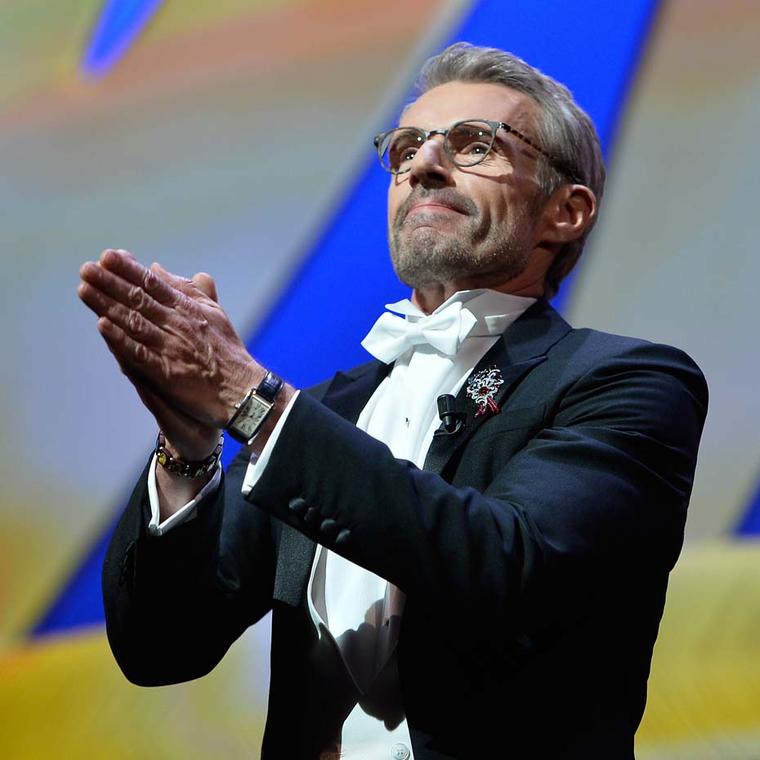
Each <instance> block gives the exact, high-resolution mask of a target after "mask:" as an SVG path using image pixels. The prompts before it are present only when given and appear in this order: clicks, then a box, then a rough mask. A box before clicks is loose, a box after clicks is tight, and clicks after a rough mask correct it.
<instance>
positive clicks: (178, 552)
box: [103, 302, 707, 760]
mask: <svg viewBox="0 0 760 760" xmlns="http://www.w3.org/2000/svg"><path fill="white" fill-rule="evenodd" d="M491 366H496V367H498V368H499V369H500V371H501V374H502V376H503V378H504V383H503V385H502V386H501V388H500V389H499V392H498V395H497V397H496V399H495V400H496V402H497V404H498V406H499V407H500V411H499V412H498V413H491V414H487V415H482V416H475V414H474V413H475V407H474V405H473V404H472V402H469V400H468V399H466V398H465V394H464V389H463V390H462V392H461V393H460V394H459V399H458V400H459V403H460V404H461V405H462V407H463V408H466V409H467V420H466V425H465V427H464V429H463V430H462V431H460V432H459V433H456V434H454V435H445V434H437V435H436V436H435V438H434V439H433V442H432V445H431V447H430V450H429V453H428V456H427V461H426V463H425V468H424V469H423V470H420V469H417V468H416V467H415V466H413V465H412V464H410V463H409V462H406V461H401V460H396V459H394V458H393V456H392V455H391V453H390V451H389V450H388V448H387V447H386V446H385V445H384V444H382V443H380V442H378V441H376V440H374V439H372V438H371V437H370V436H368V435H366V434H365V433H363V432H362V431H359V430H357V429H356V428H355V426H354V424H353V423H354V422H355V421H356V419H357V418H358V415H359V412H360V411H361V409H362V408H363V406H364V404H365V403H366V402H367V400H368V399H369V397H370V396H371V394H372V392H373V391H374V390H375V388H376V387H377V386H378V384H379V382H380V381H381V380H382V378H383V377H384V376H385V374H386V373H387V372H388V367H386V366H384V365H382V364H380V363H378V362H371V363H369V364H367V365H364V366H363V367H359V368H358V369H356V370H353V371H351V372H348V373H346V374H342V373H340V374H338V375H336V376H335V378H333V380H332V381H331V382H329V383H325V384H324V385H322V386H319V387H318V388H316V389H313V390H312V391H311V392H310V393H302V394H301V395H300V396H299V398H298V399H297V400H296V403H295V404H294V406H293V409H292V411H291V414H290V416H289V418H288V420H287V422H286V424H285V425H284V427H283V430H282V434H281V436H280V438H279V440H278V443H277V445H276V447H275V449H274V451H273V455H272V458H271V460H270V462H269V465H268V466H267V469H266V471H265V473H264V474H263V476H262V478H261V479H260V480H259V482H258V483H257V484H256V486H255V488H254V489H253V491H252V493H251V495H250V496H249V498H248V500H245V499H243V497H242V496H241V495H240V486H241V481H242V477H243V474H244V471H245V467H246V460H245V458H240V459H238V460H237V461H236V462H235V463H234V464H233V465H232V466H231V467H230V469H229V471H228V473H227V474H226V478H225V481H224V482H223V484H222V487H221V488H220V490H219V492H218V493H217V494H216V496H215V497H210V498H209V499H208V500H207V503H204V504H202V505H200V507H199V509H198V512H197V517H196V518H195V519H193V520H191V521H189V522H188V523H186V524H184V525H182V526H179V527H178V528H176V529H174V530H173V531H171V532H170V533H168V534H167V535H166V536H164V537H162V538H151V537H150V536H149V535H148V534H147V532H146V525H147V521H148V506H147V496H146V486H145V478H144V477H143V478H142V479H141V481H140V483H139V484H138V486H137V488H136V489H135V492H134V494H133V498H132V500H131V502H130V504H129V506H128V507H127V509H126V511H125V513H124V515H123V516H122V519H121V521H120V523H119V525H118V527H117V529H116V532H115V534H114V537H113V539H112V542H111V545H110V548H109V551H108V554H107V557H106V561H105V566H104V572H103V581H104V596H105V607H106V618H107V630H108V636H109V640H110V642H111V646H112V648H113V651H114V654H115V656H116V659H117V660H118V662H119V665H120V666H121V668H122V669H123V671H124V673H125V674H126V676H127V677H128V678H129V679H130V680H131V681H133V682H135V683H138V684H144V685H157V684H166V683H173V682H177V681H182V680H187V679H191V678H196V677H198V676H201V675H203V674H205V673H207V672H208V671H209V670H211V669H212V668H213V667H214V666H215V665H216V663H217V662H218V661H219V660H220V659H221V657H222V656H223V655H224V653H225V651H226V650H227V648H228V647H229V646H230V644H231V643H232V642H233V641H234V640H235V639H236V638H237V637H238V636H239V635H240V634H241V633H242V632H243V631H244V630H245V629H246V627H247V626H249V625H251V624H253V623H255V622H256V621H257V620H259V619H260V618H261V617H262V616H263V615H264V614H265V613H267V612H268V611H269V610H272V611H273V622H272V626H273V632H272V665H271V686H270V701H269V712H268V720H267V728H266V732H265V737H264V745H263V750H262V757H265V758H286V759H288V760H291V759H294V760H295V759H298V758H316V757H318V756H319V752H320V750H321V749H324V748H325V747H327V746H329V745H330V742H331V740H332V739H334V737H335V736H336V735H338V734H339V731H340V724H341V721H342V717H339V719H338V720H336V717H335V716H336V709H335V707H336V706H335V705H334V704H331V701H330V700H331V699H332V702H334V700H335V694H337V693H339V691H340V690H339V689H338V682H339V681H340V679H344V678H345V673H342V672H341V668H340V667H339V666H336V668H335V672H334V673H331V674H323V676H322V677H321V678H315V677H314V669H313V658H314V652H315V645H316V635H315V631H314V628H313V625H312V623H311V620H310V618H309V615H308V612H307V609H306V604H305V599H304V597H305V588H306V584H307V580H308V577H309V572H310V568H311V564H312V561H313V557H314V552H315V547H316V543H317V542H318V543H322V544H324V545H326V546H328V547H329V548H330V549H332V550H334V551H336V552H338V553H339V554H342V555H343V556H345V557H347V558H348V559H350V560H351V561H353V562H355V563H357V564H359V565H361V566H363V567H365V568H367V569H369V570H371V571H373V572H374V573H376V574H378V575H380V576H381V577H384V578H386V579H388V580H389V581H391V582H393V583H394V584H396V585H397V586H398V587H399V588H401V589H402V590H403V591H404V592H405V593H406V595H407V601H406V607H405V610H404V615H403V620H402V625H401V631H400V637H399V643H398V648H397V655H398V669H399V679H400V685H401V691H402V697H403V703H404V710H405V714H406V717H407V720H408V724H409V728H410V733H411V737H412V743H413V745H414V746H413V748H414V755H415V758H416V759H417V760H435V759H438V758H485V757H488V758H491V757H513V758H521V759H522V758H578V760H581V759H582V760H591V759H593V758H600V759H602V758H603V759H604V760H617V759H618V758H632V757H633V736H634V733H635V731H636V727H637V726H638V724H639V721H640V719H641V715H642V712H643V709H644V703H645V698H646V681H647V675H648V671H649V663H650V658H651V652H652V646H653V644H654V640H655V637H656V633H657V627H658V623H659V620H660V617H661V614H662V609H663V604H664V599H665V590H666V584H667V578H668V573H669V571H670V569H671V568H672V567H673V564H674V563H675V561H676V558H677V556H678V554H679V551H680V548H681V543H682V539H683V528H684V521H685V516H686V507H687V503H688V500H689V494H690V491H691V485H692V478H693V473H694V467H695V463H696V456H697V446H698V442H699V437H700V434H701V429H702V425H703V422H704V417H705V412H706V404H707V389H706V385H705V382H704V379H703V377H702V375H701V373H700V372H699V370H698V368H697V367H696V366H695V365H694V363H693V362H692V361H691V359H689V358H688V357H687V356H686V355H685V354H684V353H682V352H680V351H678V350H677V349H674V348H670V347H667V346H662V345H654V344H650V343H646V342H643V341H638V340H633V339H630V338H622V337H619V336H613V335H608V334H604V333H599V332H595V331H592V330H573V329H571V328H570V326H569V325H568V324H567V323H566V322H565V321H564V320H563V319H562V318H561V317H560V316H559V315H558V314H557V313H556V312H555V311H554V310H553V309H552V308H551V307H550V306H548V305H547V304H545V303H543V302H539V303H537V304H535V305H534V306H533V307H531V308H530V309H529V310H528V311H527V312H526V313H525V314H524V315H523V316H522V317H521V318H520V319H519V320H517V321H516V322H515V323H514V324H513V325H511V326H510V327H509V328H508V329H507V331H506V332H505V333H504V335H503V337H502V339H501V340H499V341H498V342H497V344H496V345H495V346H494V347H493V348H492V349H491V351H489V353H488V354H487V355H486V356H485V357H484V359H483V360H482V361H481V362H480V363H479V364H478V366H477V367H476V371H478V370H480V369H483V368H486V367H491ZM338 536H340V537H341V540H340V542H339V543H338V544H336V539H337V537H338ZM156 641H160V642H164V643H163V644H162V645H161V646H160V647H157V646H156ZM327 705H330V707H331V709H330V710H327V708H326V706H327ZM352 706H353V703H352V702H347V703H346V704H345V705H341V706H339V708H340V709H338V711H337V712H338V713H340V716H344V715H347V714H348V712H350V710H351V708H352Z"/></svg>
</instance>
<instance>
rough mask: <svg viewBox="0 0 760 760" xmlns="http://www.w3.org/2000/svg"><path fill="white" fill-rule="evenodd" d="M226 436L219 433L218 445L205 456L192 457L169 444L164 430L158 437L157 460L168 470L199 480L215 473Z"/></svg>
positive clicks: (173, 473)
mask: <svg viewBox="0 0 760 760" xmlns="http://www.w3.org/2000/svg"><path fill="white" fill-rule="evenodd" d="M223 443H224V438H223V436H222V435H221V434H218V437H217V439H216V445H215V446H214V448H213V450H212V451H211V452H210V453H209V454H206V455H205V456H198V455H194V456H196V457H197V458H194V459H190V458H189V457H188V456H187V455H186V456H184V457H182V456H180V454H179V452H178V451H177V450H176V449H175V448H174V447H172V446H171V444H169V442H168V441H167V440H166V437H165V436H164V434H163V432H162V431H159V433H158V437H157V438H156V450H155V454H156V461H157V462H158V464H159V465H160V466H161V468H162V469H163V470H165V471H166V472H168V473H170V474H172V475H174V476H177V477H181V478H185V479H188V480H198V479H199V478H203V477H205V476H207V475H209V473H213V472H214V471H215V470H216V468H217V466H218V465H219V459H220V457H221V455H222V446H223Z"/></svg>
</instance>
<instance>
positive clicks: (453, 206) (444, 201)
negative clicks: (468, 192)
mask: <svg viewBox="0 0 760 760" xmlns="http://www.w3.org/2000/svg"><path fill="white" fill-rule="evenodd" d="M428 209H429V210H430V211H435V210H443V211H453V212H455V213H457V214H469V213H470V209H469V208H468V206H467V203H466V202H465V201H464V199H462V200H460V199H459V198H456V197H440V196H438V197H428V198H417V199H416V200H413V201H412V202H411V203H410V204H409V207H408V208H407V210H406V213H404V215H403V219H406V217H408V216H409V215H410V214H411V213H412V212H414V211H425V210H428Z"/></svg>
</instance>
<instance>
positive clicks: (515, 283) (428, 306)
mask: <svg viewBox="0 0 760 760" xmlns="http://www.w3.org/2000/svg"><path fill="white" fill-rule="evenodd" d="M478 288H488V289H489V290H496V291H498V292H499V293H509V294H511V295H513V296H525V297H528V298H541V297H542V296H543V295H544V278H543V273H542V274H541V275H540V276H539V277H535V278H531V277H525V273H522V274H520V275H518V276H517V277H513V278H511V279H509V280H506V281H505V280H503V279H500V278H499V276H498V275H496V274H495V275H493V276H488V275H485V276H483V275H478V276H477V277H462V278H457V279H456V280H452V281H451V282H431V283H426V284H425V285H422V286H419V287H416V288H414V290H413V291H412V303H413V304H414V305H415V306H416V307H417V308H418V309H420V310H421V311H423V312H424V313H425V314H431V313H432V312H434V311H435V310H436V309H437V308H438V307H439V306H440V305H441V304H442V303H443V302H444V301H446V300H447V299H449V298H451V296H453V295H454V293H458V292H459V291H460V290H476V289H478Z"/></svg>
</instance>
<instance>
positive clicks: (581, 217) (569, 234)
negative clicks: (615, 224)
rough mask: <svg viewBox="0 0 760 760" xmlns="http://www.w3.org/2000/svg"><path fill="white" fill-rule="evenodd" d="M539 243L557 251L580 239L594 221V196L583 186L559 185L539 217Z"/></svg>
mask: <svg viewBox="0 0 760 760" xmlns="http://www.w3.org/2000/svg"><path fill="white" fill-rule="evenodd" d="M541 216H542V229H541V232H540V237H541V242H543V243H548V244H559V246H560V247H562V246H563V245H565V244H566V243H570V242H572V241H573V240H577V239H578V238H580V237H582V235H583V233H584V232H586V231H587V230H588V229H589V228H590V227H591V225H592V224H593V222H594V219H595V218H596V196H595V195H594V193H593V192H592V191H591V190H590V189H589V188H588V187H586V186H585V185H561V186H560V187H558V188H557V189H556V190H555V191H554V192H553V193H552V194H551V195H550V196H549V198H548V200H547V201H546V203H545V204H544V209H543V213H542V215H541Z"/></svg>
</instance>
